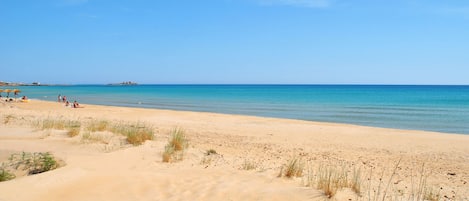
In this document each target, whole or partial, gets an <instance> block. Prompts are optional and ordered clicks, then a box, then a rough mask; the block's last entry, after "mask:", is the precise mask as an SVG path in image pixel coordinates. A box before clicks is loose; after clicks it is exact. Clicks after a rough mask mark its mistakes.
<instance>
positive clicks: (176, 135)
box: [162, 128, 189, 163]
mask: <svg viewBox="0 0 469 201" xmlns="http://www.w3.org/2000/svg"><path fill="white" fill-rule="evenodd" d="M188 146H189V142H188V140H187V138H186V135H185V133H184V130H182V129H180V128H175V129H173V130H171V137H170V138H169V140H168V144H166V146H165V148H164V152H163V154H162V161H163V162H167V163H168V162H173V161H181V160H183V158H184V150H185V149H186V148H187V147H188Z"/></svg>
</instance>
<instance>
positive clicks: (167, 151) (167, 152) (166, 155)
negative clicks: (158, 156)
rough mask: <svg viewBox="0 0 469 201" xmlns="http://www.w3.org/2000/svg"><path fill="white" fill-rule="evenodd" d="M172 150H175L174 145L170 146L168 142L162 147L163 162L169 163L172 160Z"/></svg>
mask: <svg viewBox="0 0 469 201" xmlns="http://www.w3.org/2000/svg"><path fill="white" fill-rule="evenodd" d="M174 152H175V150H174V147H173V146H171V145H169V144H168V145H166V146H165V147H164V152H163V156H162V157H163V162H165V163H170V162H172V160H173V155H174Z"/></svg>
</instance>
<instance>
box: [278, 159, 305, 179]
mask: <svg viewBox="0 0 469 201" xmlns="http://www.w3.org/2000/svg"><path fill="white" fill-rule="evenodd" d="M303 171H304V163H303V162H302V161H301V159H298V158H292V159H290V161H289V162H288V164H287V165H286V166H285V167H283V166H282V168H281V169H280V173H279V175H278V177H282V176H284V177H287V178H292V177H301V176H303Z"/></svg>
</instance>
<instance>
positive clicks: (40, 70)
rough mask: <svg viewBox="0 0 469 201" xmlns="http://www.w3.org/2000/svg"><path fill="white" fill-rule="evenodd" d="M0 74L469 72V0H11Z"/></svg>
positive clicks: (462, 78) (48, 80)
mask: <svg viewBox="0 0 469 201" xmlns="http://www.w3.org/2000/svg"><path fill="white" fill-rule="evenodd" d="M0 81H9V82H24V83H30V82H41V83H45V84H108V83H117V82H122V81H134V82H138V83H141V84H463V85H467V84H469V1H467V0H447V1H441V0H392V1H384V0H353V1H351V0H0Z"/></svg>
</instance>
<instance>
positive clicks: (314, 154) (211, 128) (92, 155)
mask: <svg viewBox="0 0 469 201" xmlns="http://www.w3.org/2000/svg"><path fill="white" fill-rule="evenodd" d="M0 111H1V113H0V114H1V118H2V123H1V124H0V159H2V160H6V158H7V157H8V156H9V155H10V154H11V153H15V152H22V151H26V152H51V153H52V154H54V156H56V157H57V158H59V159H61V160H63V162H64V163H65V165H64V166H62V167H60V168H58V169H56V170H53V171H49V172H45V173H42V174H37V175H32V176H24V177H19V178H16V179H14V180H10V181H7V182H1V183H0V201H14V200H38V201H40V200H44V201H46V200H47V201H53V200H72V201H74V200H77V201H78V200H326V199H327V198H326V197H325V196H324V193H323V192H322V191H320V190H318V189H316V188H314V187H307V186H305V183H306V182H305V181H306V180H307V173H306V172H307V170H306V169H308V168H310V169H312V170H316V169H317V167H318V166H332V167H346V168H348V169H350V170H352V169H361V170H362V175H363V176H362V177H363V183H364V184H363V186H364V187H365V186H367V183H368V178H370V179H371V180H370V181H371V183H370V184H372V186H377V185H376V184H377V183H379V179H380V176H378V175H379V173H381V172H383V171H384V173H383V176H384V178H383V179H387V178H391V174H392V168H393V166H395V164H396V163H397V161H399V160H401V162H400V164H399V168H398V170H396V172H395V175H393V176H392V181H391V183H392V190H389V194H391V195H393V196H397V195H399V194H402V196H404V197H406V196H407V197H408V194H409V192H412V190H411V187H412V186H413V183H412V182H413V180H417V179H418V169H419V168H420V167H421V166H422V164H425V165H424V167H425V172H427V173H428V174H429V176H428V179H427V186H434V187H435V188H441V189H440V190H439V192H440V194H441V197H442V199H445V200H448V199H451V200H467V199H468V197H469V190H468V189H469V184H468V183H467V182H468V181H469V146H467V145H468V144H469V136H466V135H455V134H441V133H432V132H423V131H406V130H396V129H382V128H371V127H363V126H354V125H345V124H332V123H319V122H307V121H298V120H287V119H274V118H260V117H249V116H240V115H223V114H212V113H200V112H181V111H168V110H154V109H139V108H123V107H108V106H96V105H85V108H80V109H73V108H66V107H64V106H63V105H61V104H59V103H54V102H44V101H37V100H32V101H31V102H30V103H26V104H25V103H12V104H5V103H2V105H0ZM46 117H53V118H63V119H74V120H79V121H90V120H100V119H106V120H109V121H112V122H122V121H124V122H137V121H138V122H145V123H147V124H150V125H152V126H153V127H154V128H155V132H156V139H155V140H153V141H147V142H146V143H144V144H143V145H140V146H132V145H128V144H125V143H120V144H119V143H114V144H113V143H107V144H106V143H102V142H83V141H82V140H80V137H79V136H77V137H73V138H71V137H68V136H66V134H65V132H63V131H40V130H37V129H34V128H32V127H31V122H34V121H35V120H37V119H41V118H46ZM5 118H8V122H6V121H4V120H5ZM175 127H180V128H183V129H184V130H185V131H186V135H187V137H188V138H189V140H190V146H189V148H188V149H187V151H186V153H185V155H184V160H183V161H180V162H175V163H163V162H162V161H161V154H162V152H163V150H164V146H165V144H166V142H167V140H168V135H169V132H170V130H171V129H173V128H175ZM116 142H119V141H118V140H117V141H116ZM208 149H213V150H216V152H217V153H218V155H215V156H206V155H205V152H206V151H207V150H208ZM293 157H296V158H300V159H301V160H302V161H304V164H305V173H304V176H303V177H299V178H293V179H286V178H278V177H277V175H278V173H279V171H280V169H281V167H282V166H283V165H285V164H286V163H287V162H288V160H289V159H291V158H293ZM245 163H251V164H253V165H254V166H255V167H254V168H253V170H244V169H243V165H244V164H245ZM370 172H372V175H371V177H370V176H369V173H370ZM362 191H363V192H362V193H361V194H362V195H360V196H358V195H356V194H355V193H352V192H349V191H347V190H344V191H343V192H340V193H339V194H338V195H336V196H335V197H334V199H335V200H349V199H351V200H360V199H362V200H367V198H366V194H367V193H370V190H368V189H365V188H363V190H362ZM444 196H446V198H445V197H444Z"/></svg>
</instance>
